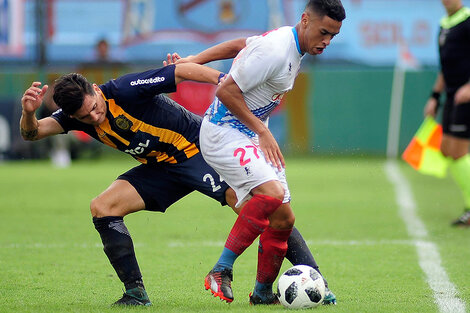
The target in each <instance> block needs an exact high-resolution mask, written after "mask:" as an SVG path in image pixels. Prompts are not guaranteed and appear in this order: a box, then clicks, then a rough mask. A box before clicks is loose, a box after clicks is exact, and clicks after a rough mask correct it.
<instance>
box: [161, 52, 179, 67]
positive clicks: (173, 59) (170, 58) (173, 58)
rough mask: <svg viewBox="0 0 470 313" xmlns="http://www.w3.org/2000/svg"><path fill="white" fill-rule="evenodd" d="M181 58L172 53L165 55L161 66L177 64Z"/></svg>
mask: <svg viewBox="0 0 470 313" xmlns="http://www.w3.org/2000/svg"><path fill="white" fill-rule="evenodd" d="M180 59H181V57H180V55H179V54H178V53H176V52H175V53H173V54H169V53H168V54H167V55H166V61H163V66H167V65H170V64H176V63H177V62H178V60H180Z"/></svg>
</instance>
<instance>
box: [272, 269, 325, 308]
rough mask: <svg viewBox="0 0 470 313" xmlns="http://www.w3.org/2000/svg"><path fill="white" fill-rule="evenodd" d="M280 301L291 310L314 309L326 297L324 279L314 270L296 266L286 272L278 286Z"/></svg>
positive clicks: (280, 278)
mask: <svg viewBox="0 0 470 313" xmlns="http://www.w3.org/2000/svg"><path fill="white" fill-rule="evenodd" d="M277 290H278V294H279V301H280V302H281V304H282V305H283V306H285V307H286V308H289V309H305V308H314V307H316V306H317V305H319V304H321V303H322V301H323V298H324V297H325V283H324V281H323V277H322V276H321V275H320V273H318V272H317V271H316V270H315V269H314V268H312V267H310V266H307V265H296V266H294V267H291V268H290V269H288V270H287V271H285V272H284V273H283V274H282V275H281V277H279V282H278V285H277Z"/></svg>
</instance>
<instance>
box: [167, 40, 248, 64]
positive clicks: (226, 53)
mask: <svg viewBox="0 0 470 313" xmlns="http://www.w3.org/2000/svg"><path fill="white" fill-rule="evenodd" d="M245 46H246V38H238V39H233V40H229V41H225V42H222V43H220V44H218V45H215V46H213V47H210V48H208V49H206V50H204V51H202V52H200V53H198V54H197V55H190V56H187V57H185V58H181V57H180V56H179V55H178V54H177V53H173V54H172V55H170V54H168V55H167V60H166V61H164V62H163V64H164V65H168V64H172V63H176V64H180V63H188V62H193V63H197V64H206V63H209V62H212V61H217V60H225V59H232V58H234V57H236V56H237V54H238V52H240V51H241V50H242V49H243V48H245Z"/></svg>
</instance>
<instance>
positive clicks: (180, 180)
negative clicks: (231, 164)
mask: <svg viewBox="0 0 470 313" xmlns="http://www.w3.org/2000/svg"><path fill="white" fill-rule="evenodd" d="M117 179H122V180H126V181H128V182H129V183H130V184H131V185H132V186H133V187H134V188H135V189H136V190H137V192H138V193H139V195H140V196H141V197H142V199H143V200H144V202H145V209H146V210H149V211H160V212H165V210H166V209H167V208H168V207H169V206H170V205H172V204H173V203H175V202H176V201H178V200H179V199H181V198H183V197H184V196H186V195H187V194H189V193H191V192H193V191H199V192H201V193H203V194H205V195H207V196H209V197H211V198H213V199H215V200H217V201H219V202H220V203H221V204H222V205H226V204H227V203H226V201H225V191H226V190H227V188H228V185H227V184H226V183H225V182H221V181H220V176H219V174H217V172H216V171H214V170H213V169H212V167H210V166H209V165H208V164H207V163H206V161H205V160H204V159H203V157H202V155H201V153H198V154H196V155H195V156H193V157H192V158H190V159H188V160H186V161H184V162H182V163H178V164H168V163H161V164H157V165H146V164H141V165H139V166H136V167H134V168H132V169H130V170H129V171H127V172H126V173H124V174H122V175H120V176H119V177H118V178H117Z"/></svg>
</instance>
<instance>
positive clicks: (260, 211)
mask: <svg viewBox="0 0 470 313" xmlns="http://www.w3.org/2000/svg"><path fill="white" fill-rule="evenodd" d="M345 17H346V15H345V11H344V8H343V6H342V4H341V1H340V0H310V1H309V2H308V4H307V5H306V7H305V10H304V12H303V13H302V17H301V20H300V21H299V23H298V24H297V25H296V26H294V27H290V26H286V27H281V28H279V29H276V30H273V31H270V32H267V33H265V34H263V35H261V36H254V37H250V38H247V39H237V40H233V41H228V42H225V43H222V44H219V45H217V46H214V47H212V48H209V49H207V50H205V51H203V52H201V53H200V54H198V55H196V56H190V57H187V58H184V59H182V60H178V61H177V63H178V62H185V61H191V62H195V63H199V64H203V63H207V62H210V61H214V60H218V59H226V58H232V57H235V60H234V63H233V65H232V68H231V69H230V72H229V74H228V76H227V78H226V79H225V81H224V82H223V83H222V84H221V85H220V86H219V87H218V89H217V92H216V98H215V100H214V102H213V103H212V105H211V106H210V107H209V109H208V110H207V112H206V114H205V117H204V120H203V122H202V126H201V132H200V144H201V152H202V154H203V156H204V158H205V160H206V161H207V163H208V164H209V165H211V167H213V168H214V169H215V170H216V171H217V172H218V173H219V174H220V176H221V177H223V179H224V180H225V181H226V182H227V183H228V184H229V185H230V187H232V188H233V189H234V190H235V192H236V194H237V198H238V203H237V206H242V205H243V208H242V209H241V212H240V214H239V216H238V218H237V220H236V222H235V224H234V225H233V228H232V230H231V231H230V234H229V236H228V239H227V241H226V243H225V247H224V249H223V251H222V254H221V256H220V259H219V260H218V262H217V263H216V265H215V266H214V267H213V269H212V270H211V271H210V272H209V274H208V275H207V276H206V278H205V287H206V289H209V288H210V289H211V291H212V293H213V294H214V295H215V296H218V297H220V298H221V299H223V300H226V301H227V302H231V301H233V293H232V289H231V280H232V269H233V264H234V262H235V259H236V258H237V257H238V256H239V255H241V254H242V253H243V251H244V250H245V249H246V248H247V247H248V246H250V245H251V243H252V242H253V241H254V240H255V239H256V238H257V237H258V236H260V239H259V241H260V243H259V253H258V270H257V275H256V283H255V288H254V291H253V294H252V295H250V303H251V304H272V303H276V302H278V301H277V298H276V296H275V295H274V294H273V292H272V284H273V282H274V281H275V279H276V277H277V275H278V273H279V270H280V267H281V265H282V260H283V258H284V255H285V253H286V250H287V239H288V238H289V235H290V234H291V230H292V227H293V225H294V220H295V217H294V213H293V211H292V209H291V206H290V192H289V188H288V185H287V181H286V176H285V162H284V158H283V155H282V153H281V151H280V149H279V146H278V144H277V142H276V140H275V139H274V137H273V135H272V134H271V132H270V130H269V128H268V125H267V124H268V117H269V115H270V113H271V112H272V111H273V110H274V109H275V107H276V106H277V105H279V103H280V102H281V99H282V96H283V95H284V94H285V93H286V92H288V91H289V90H291V89H292V88H293V85H294V81H295V78H296V76H297V74H298V72H299V69H300V63H301V60H302V57H303V55H304V54H305V53H308V54H312V55H318V54H321V53H323V51H324V50H325V48H326V47H327V46H328V45H329V44H330V42H331V40H332V39H333V37H334V36H336V35H337V34H338V33H339V31H340V28H341V25H342V21H343V20H344V18H345Z"/></svg>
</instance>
